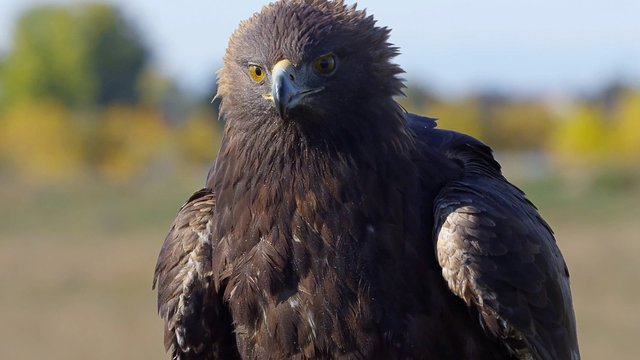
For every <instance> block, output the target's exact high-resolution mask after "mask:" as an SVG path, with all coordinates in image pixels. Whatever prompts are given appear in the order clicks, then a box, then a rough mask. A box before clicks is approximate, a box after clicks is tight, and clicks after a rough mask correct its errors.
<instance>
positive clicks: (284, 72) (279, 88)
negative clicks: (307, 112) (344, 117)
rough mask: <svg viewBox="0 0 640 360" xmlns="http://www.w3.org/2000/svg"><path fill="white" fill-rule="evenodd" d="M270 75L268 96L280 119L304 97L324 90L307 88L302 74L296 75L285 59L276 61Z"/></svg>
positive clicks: (294, 69)
mask: <svg viewBox="0 0 640 360" xmlns="http://www.w3.org/2000/svg"><path fill="white" fill-rule="evenodd" d="M271 74H272V79H273V83H272V85H271V94H270V95H271V98H272V100H273V103H274V104H275V107H276V111H277V112H278V115H279V116H280V117H281V118H284V117H285V116H286V114H287V113H288V112H289V110H291V109H293V108H295V107H296V106H298V105H299V104H300V102H301V101H302V99H304V97H305V96H307V95H311V94H315V93H317V92H320V91H322V90H323V89H324V88H322V87H320V88H308V87H307V86H306V84H305V82H306V78H305V76H304V74H303V72H302V71H301V72H300V73H298V71H297V70H296V68H295V67H294V66H293V64H292V63H291V62H290V61H289V60H286V59H285V60H280V61H278V63H276V65H275V66H274V67H273V70H272V71H271ZM266 95H267V96H265V97H266V98H268V95H269V94H266Z"/></svg>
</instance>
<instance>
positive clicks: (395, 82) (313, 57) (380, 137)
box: [154, 0, 579, 360]
mask: <svg viewBox="0 0 640 360" xmlns="http://www.w3.org/2000/svg"><path fill="white" fill-rule="evenodd" d="M388 35H389V30H388V29H386V28H382V27H376V26H375V21H374V20H373V18H371V17H367V16H366V15H365V13H364V12H363V11H358V10H356V9H355V7H346V6H345V5H344V4H343V3H342V2H341V1H334V2H329V1H324V0H292V1H280V2H277V3H274V4H271V5H268V6H266V7H264V8H263V9H262V11H261V12H260V13H258V14H256V15H254V16H253V17H252V18H250V19H249V20H247V21H245V22H243V23H241V25H240V27H239V29H238V30H237V31H236V32H235V33H234V34H233V36H232V37H231V40H230V41H229V47H228V50H227V53H226V56H225V64H224V68H223V69H222V71H221V72H220V77H219V95H220V96H221V97H222V104H221V115H222V117H223V118H224V119H225V120H226V129H225V134H224V140H223V143H222V148H221V150H220V153H219V155H218V158H217V160H216V162H215V164H214V166H213V168H212V169H211V171H210V174H209V177H208V179H207V182H206V187H205V189H203V190H200V191H199V192H197V193H195V194H194V195H193V196H192V197H191V198H190V199H189V200H188V201H187V203H186V204H185V205H184V206H183V208H182V209H181V210H180V212H179V213H178V216H177V218H176V220H175V222H174V224H173V226H172V228H171V230H170V232H169V235H168V236H167V238H166V240H165V242H164V245H163V246H162V250H161V252H160V256H159V258H158V263H157V266H156V271H155V278H154V286H157V288H158V309H159V312H160V314H161V316H162V318H163V319H164V321H165V346H166V348H167V350H168V351H169V352H170V353H171V355H172V357H173V358H175V359H216V358H224V359H232V358H242V359H268V358H269V359H270V358H273V359H284V358H298V359H310V358H320V359H329V358H331V359H334V358H344V359H372V358H379V359H393V358H397V359H407V358H413V359H545V360H550V359H573V360H575V359H579V351H578V344H577V339H576V329H575V320H574V315H573V309H572V304H571V293H570V290H569V274H568V272H567V269H566V265H565V263H564V260H563V258H562V255H561V254H560V251H559V250H558V248H557V246H556V243H555V240H554V238H553V235H552V232H551V229H550V228H549V226H548V225H547V224H546V223H545V222H544V220H543V219H542V218H541V217H540V215H539V214H538V212H537V210H536V209H535V207H534V206H533V205H532V204H531V203H530V202H529V201H528V200H527V199H526V198H525V196H524V194H523V193H522V192H521V191H520V190H518V189H517V188H516V187H514V186H513V185H511V184H509V183H508V182H507V180H505V178H504V177H503V176H502V175H501V172H500V166H499V165H498V164H497V162H496V161H495V160H494V159H493V156H492V154H491V150H490V149H489V147H487V146H486V145H484V144H482V143H481V142H479V141H478V140H476V139H473V138H471V137H469V136H466V135H462V134H459V133H455V132H452V131H445V130H439V129H436V128H435V127H436V124H435V122H434V121H433V120H431V119H427V118H423V117H420V116H417V115H412V114H407V113H405V112H404V111H403V110H402V108H401V107H400V106H399V105H398V104H397V103H396V102H395V101H394V100H393V96H395V95H399V94H401V89H402V81H401V80H400V79H399V78H398V74H400V73H401V72H402V70H401V69H400V68H399V67H398V66H397V65H394V64H392V63H391V59H392V58H393V57H394V56H395V55H396V54H397V51H396V49H395V48H394V47H392V46H390V45H389V44H388V43H387V39H388Z"/></svg>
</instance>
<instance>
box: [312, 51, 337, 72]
mask: <svg viewBox="0 0 640 360" xmlns="http://www.w3.org/2000/svg"><path fill="white" fill-rule="evenodd" d="M335 69H336V58H335V56H333V55H332V54H327V55H322V56H320V57H318V58H317V59H315V60H313V71H315V72H316V74H320V75H330V74H331V73H333V70H335Z"/></svg>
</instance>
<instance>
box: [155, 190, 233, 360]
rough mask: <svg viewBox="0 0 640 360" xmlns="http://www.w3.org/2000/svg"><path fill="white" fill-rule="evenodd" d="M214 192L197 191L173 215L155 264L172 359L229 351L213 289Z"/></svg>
mask: <svg viewBox="0 0 640 360" xmlns="http://www.w3.org/2000/svg"><path fill="white" fill-rule="evenodd" d="M214 205H215V194H214V193H213V192H212V191H211V190H208V189H202V190H200V191H198V192H196V193H195V194H193V195H192V196H191V198H189V200H188V201H187V203H186V204H185V205H183V206H182V208H181V209H180V211H179V212H178V215H177V216H176V218H175V220H174V222H173V225H172V226H171V230H170V231H169V234H168V235H167V237H166V239H165V241H164V244H163V245H162V249H161V250H160V255H159V256H158V262H157V264H156V269H155V275H154V279H153V287H154V288H156V287H157V289H158V312H159V314H160V316H161V317H162V318H163V320H164V344H165V348H166V349H167V351H168V352H170V353H171V356H172V359H216V358H229V356H226V357H225V356H224V355H225V353H227V352H228V351H231V349H229V347H230V344H229V343H230V339H229V337H230V336H231V333H232V332H231V330H230V320H229V316H228V313H227V312H226V309H225V307H224V306H223V304H222V302H221V296H218V294H217V293H216V290H215V288H214V286H213V279H212V264H211V259H212V251H213V249H212V233H211V227H212V215H213V211H214Z"/></svg>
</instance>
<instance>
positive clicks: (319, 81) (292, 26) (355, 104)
mask: <svg viewBox="0 0 640 360" xmlns="http://www.w3.org/2000/svg"><path fill="white" fill-rule="evenodd" d="M388 38H389V29H387V28H385V27H377V26H376V22H375V20H374V19H373V17H371V16H367V15H366V13H365V11H364V10H357V9H356V8H355V6H346V5H345V4H344V2H343V1H326V0H290V1H278V2H275V3H272V4H269V5H266V6H265V7H263V8H262V10H261V11H260V12H258V13H256V14H254V15H253V17H252V18H250V19H248V20H246V21H244V22H242V23H241V24H240V26H239V28H238V29H237V30H236V31H235V32H234V34H233V35H232V36H231V39H230V40H229V45H228V48H227V52H226V54H225V57H224V67H223V69H222V70H221V71H220V73H219V87H218V95H219V96H221V97H222V103H221V114H222V116H224V118H225V120H227V121H238V122H247V123H252V124H253V125H258V126H259V125H261V124H260V123H262V124H270V125H273V124H281V125H282V124H291V123H294V124H297V125H300V126H301V127H302V128H309V129H314V130H318V129H322V128H325V129H326V128H331V129H334V130H336V129H337V130H345V129H349V128H350V127H356V128H359V129H360V130H358V131H361V129H362V127H363V126H367V124H366V123H364V124H363V122H365V121H367V118H369V119H370V118H379V117H380V115H381V114H380V111H379V110H380V109H379V107H380V105H381V104H388V105H389V106H387V107H388V108H389V109H391V111H393V112H395V113H398V111H397V105H395V102H394V101H393V96H394V95H398V94H401V93H402V87H403V84H402V81H401V79H399V78H398V74H400V73H402V70H401V69H400V67H399V66H397V65H396V64H393V63H392V62H391V59H392V58H393V57H394V56H396V55H397V54H398V51H397V48H396V47H393V46H392V45H391V44H389V43H388ZM371 113H374V114H375V116H370V115H371ZM256 122H257V123H259V124H256Z"/></svg>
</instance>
